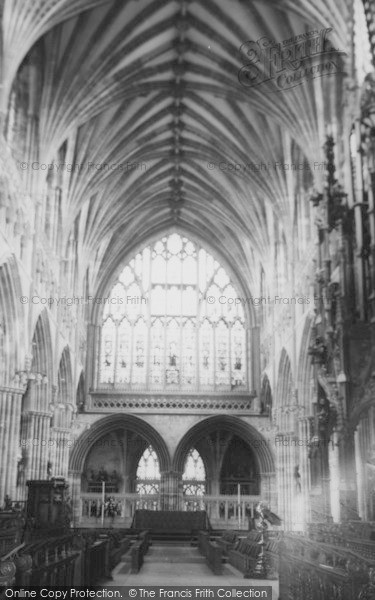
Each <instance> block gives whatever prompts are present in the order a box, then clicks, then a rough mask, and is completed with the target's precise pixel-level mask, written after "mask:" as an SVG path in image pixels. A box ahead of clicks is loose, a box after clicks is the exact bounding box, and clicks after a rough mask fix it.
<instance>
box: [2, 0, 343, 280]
mask: <svg viewBox="0 0 375 600" xmlns="http://www.w3.org/2000/svg"><path fill="white" fill-rule="evenodd" d="M348 7H349V2H348V3H347V2H343V1H342V0H298V1H292V0H283V1H281V2H279V1H277V2H276V1H275V0H266V1H260V0H259V1H258V0H248V1H247V2H245V1H242V0H233V1H231V2H221V1H219V0H204V2H203V1H200V0H199V1H198V0H197V1H189V0H162V1H161V0H153V1H145V0H142V1H140V2H130V1H124V0H109V1H108V0H102V1H100V0H91V1H90V0H79V1H77V0H74V1H73V0H54V1H53V0H38V1H35V2H24V1H23V0H5V4H4V11H3V16H4V31H3V51H4V60H3V84H4V85H3V92H2V110H3V113H5V112H6V110H7V107H8V106H9V101H10V98H11V91H12V89H13V86H14V82H15V81H16V79H17V77H18V76H19V74H20V73H22V69H25V68H26V67H27V68H29V69H30V68H31V69H32V70H33V73H34V76H35V81H37V82H38V85H36V86H35V88H36V89H35V97H34V98H33V99H31V100H30V103H29V105H30V106H29V110H30V111H31V113H34V114H35V116H36V115H37V123H38V125H37V127H36V128H37V133H36V134H35V141H36V142H37V148H38V150H37V157H36V160H38V161H39V162H40V163H51V161H55V162H63V163H64V164H73V165H80V167H79V168H78V167H76V168H72V169H71V170H70V171H68V170H65V171H64V173H63V186H62V194H63V211H62V217H63V224H64V227H63V231H64V240H63V243H64V242H65V243H66V242H67V240H68V239H69V235H70V234H71V231H72V230H73V229H74V227H75V228H76V230H78V231H79V237H80V239H79V245H80V247H81V249H82V252H81V257H82V259H84V257H85V255H86V262H87V264H88V263H89V261H91V264H92V261H93V258H96V259H98V260H97V261H96V265H97V266H96V269H97V270H96V271H95V273H92V274H91V276H92V277H93V285H95V286H96V285H98V283H100V281H101V279H102V276H103V274H105V273H107V272H108V271H111V270H112V269H113V268H114V266H115V264H116V263H117V261H118V257H119V255H120V254H122V253H123V251H124V248H126V246H127V244H129V243H130V240H131V244H132V245H134V244H137V243H140V242H141V241H143V240H144V239H146V238H147V237H149V236H150V234H151V233H152V232H154V231H155V230H160V231H162V230H163V229H166V228H168V227H170V226H171V225H173V224H175V223H178V225H179V227H180V228H182V229H184V228H185V229H186V230H187V231H192V232H195V233H196V234H197V235H199V237H201V238H206V239H207V238H210V239H211V241H212V244H213V245H217V246H220V245H222V244H224V245H225V247H226V248H227V250H228V253H230V255H231V257H232V260H233V262H235V263H236V264H237V265H238V266H239V268H240V269H241V270H242V271H243V272H244V274H245V277H246V278H247V280H248V281H249V287H250V288H251V286H252V284H253V283H254V281H253V278H254V274H253V271H254V264H256V263H257V262H260V263H263V262H264V261H266V260H267V256H268V255H269V244H270V227H273V225H272V224H271V222H270V214H272V216H273V219H274V221H275V222H276V221H277V222H278V223H279V224H280V225H281V226H282V227H283V228H284V232H285V236H286V237H289V236H290V235H292V229H291V228H292V222H293V219H292V218H291V215H292V211H293V203H294V201H295V200H294V199H295V185H296V181H295V179H296V178H295V177H291V176H290V174H289V175H288V173H287V172H285V171H283V170H282V169H274V168H271V169H269V170H268V171H267V173H266V174H265V173H264V171H263V172H262V171H257V170H254V169H253V170H252V169H239V170H238V171H233V170H231V169H230V167H228V166H227V167H224V168H222V167H220V165H223V164H224V165H231V164H234V165H246V164H248V163H254V164H259V163H265V164H267V163H271V164H273V163H274V162H284V163H285V162H287V163H290V162H291V161H292V160H296V161H301V160H307V161H311V162H314V161H321V160H323V159H324V158H323V155H322V143H323V141H324V135H325V125H326V123H329V122H330V121H331V115H333V114H334V115H336V118H338V119H340V115H341V112H340V111H341V106H340V98H341V92H342V86H343V77H342V76H341V75H337V76H331V77H322V78H319V79H315V80H314V81H310V82H306V83H305V84H304V85H301V86H299V87H297V88H294V89H293V90H291V91H289V92H285V93H278V94H266V93H264V89H262V87H261V86H260V87H259V88H257V89H254V88H245V87H243V86H241V85H240V83H239V81H238V71H239V69H240V68H241V66H242V64H243V63H242V57H241V53H240V50H239V49H240V47H241V45H242V44H243V43H244V42H246V41H247V40H257V39H259V38H261V37H263V36H269V37H270V38H272V39H274V40H276V41H280V42H282V41H283V40H285V39H288V38H291V37H292V36H294V35H299V34H301V33H303V32H306V31H311V30H317V29H320V28H324V27H331V25H332V24H334V30H333V31H332V33H331V41H332V43H333V44H334V45H335V46H336V47H337V48H339V49H345V47H346V46H347V39H348V28H347V22H348V19H347V17H348V14H349V8H348ZM17 73H18V75H17ZM90 165H91V166H90ZM97 165H110V167H109V169H107V168H106V167H102V168H99V167H98V166H97ZM112 165H114V168H112ZM120 165H123V166H122V167H120ZM129 165H132V166H130V167H129ZM45 176H46V173H45V171H42V170H35V171H34V172H33V173H32V177H29V179H28V183H29V185H30V186H31V188H32V190H33V193H34V194H39V195H40V194H41V190H42V188H43V185H44V184H45ZM321 176H322V174H321V173H312V174H311V175H310V177H311V184H313V183H314V181H313V180H314V179H317V178H318V179H319V177H321ZM77 219H78V221H77ZM77 223H78V225H77ZM272 223H273V221H272ZM82 264H83V263H82Z"/></svg>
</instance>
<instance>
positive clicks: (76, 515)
mask: <svg viewBox="0 0 375 600" xmlns="http://www.w3.org/2000/svg"><path fill="white" fill-rule="evenodd" d="M81 475H82V473H81V471H71V470H70V471H69V473H68V479H69V496H70V498H71V500H72V512H73V526H74V527H76V526H77V525H78V524H79V522H80V520H81Z"/></svg>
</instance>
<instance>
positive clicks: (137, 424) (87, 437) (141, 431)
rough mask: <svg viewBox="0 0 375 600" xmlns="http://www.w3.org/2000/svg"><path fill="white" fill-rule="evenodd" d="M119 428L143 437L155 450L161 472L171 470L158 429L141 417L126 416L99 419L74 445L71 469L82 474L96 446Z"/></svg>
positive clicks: (70, 461)
mask: <svg viewBox="0 0 375 600" xmlns="http://www.w3.org/2000/svg"><path fill="white" fill-rule="evenodd" d="M119 428H124V429H128V430H131V431H132V432H134V433H137V434H138V435H140V436H141V437H143V438H144V439H145V440H146V442H147V443H148V444H149V445H151V446H152V447H153V448H154V450H155V452H156V454H157V456H158V459H159V465H160V471H168V470H169V469H170V456H169V451H168V448H167V445H166V443H165V441H164V439H163V438H162V437H161V435H160V434H159V433H158V432H157V431H156V429H154V428H153V427H152V426H151V425H149V424H148V423H147V422H146V421H143V419H140V418H139V417H135V416H133V415H124V414H116V415H109V416H108V417H104V418H102V419H99V421H96V422H95V423H94V424H93V425H92V426H91V427H90V429H87V430H86V431H85V432H84V433H83V434H82V435H81V436H80V437H79V438H78V440H76V442H75V443H74V445H73V448H72V451H71V453H70V457H69V469H70V470H71V471H75V472H80V473H81V472H82V470H83V468H84V464H85V460H86V457H87V455H88V453H89V451H90V449H91V448H92V447H93V446H94V444H95V443H97V442H98V441H99V440H100V438H102V437H103V436H105V435H106V434H109V433H111V432H112V431H113V430H115V429H119Z"/></svg>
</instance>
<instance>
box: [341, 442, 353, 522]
mask: <svg viewBox="0 0 375 600" xmlns="http://www.w3.org/2000/svg"><path fill="white" fill-rule="evenodd" d="M338 451H339V465H340V509H341V514H340V520H341V521H348V520H351V519H354V520H357V519H358V509H357V489H356V467H355V450H354V436H353V435H352V434H351V435H350V436H347V437H346V438H345V439H343V440H342V441H341V443H340V445H339V447H338Z"/></svg>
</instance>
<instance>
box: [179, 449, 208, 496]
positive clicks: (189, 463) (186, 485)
mask: <svg viewBox="0 0 375 600" xmlns="http://www.w3.org/2000/svg"><path fill="white" fill-rule="evenodd" d="M182 482H183V484H182V485H183V493H184V495H185V496H204V494H205V493H206V470H205V468H204V464H203V460H202V458H201V455H200V454H199V452H198V450H196V449H195V448H192V449H191V450H190V452H189V454H188V455H187V458H186V462H185V468H184V472H183V475H182Z"/></svg>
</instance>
